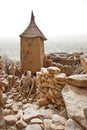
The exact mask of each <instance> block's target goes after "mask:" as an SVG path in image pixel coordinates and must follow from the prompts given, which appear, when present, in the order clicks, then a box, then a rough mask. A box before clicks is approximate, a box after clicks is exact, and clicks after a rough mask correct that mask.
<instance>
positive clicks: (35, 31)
mask: <svg viewBox="0 0 87 130" xmlns="http://www.w3.org/2000/svg"><path fill="white" fill-rule="evenodd" d="M45 40H47V39H46V37H45V36H44V35H43V33H42V32H41V31H40V29H39V28H38V27H37V25H36V23H35V17H34V14H33V11H32V12H31V20H30V24H29V26H28V27H27V28H26V29H25V31H24V32H23V33H22V34H21V35H20V61H21V67H22V70H23V71H27V70H30V71H31V72H32V73H36V72H37V71H39V70H40V69H41V67H43V66H44V56H45V54H44V41H45Z"/></svg>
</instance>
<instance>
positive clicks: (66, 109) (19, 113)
mask: <svg viewBox="0 0 87 130" xmlns="http://www.w3.org/2000/svg"><path fill="white" fill-rule="evenodd" d="M55 55H57V56H56V58H55ZM53 56H54V57H53ZM61 58H62V60H60V59H61ZM54 59H55V60H54ZM63 59H64V61H63ZM65 59H66V62H65ZM69 59H70V61H69ZM71 60H72V63H73V64H71V63H70V62H71ZM2 63H3V65H2ZM66 68H67V69H66ZM71 68H73V71H71V70H72V69H71ZM0 69H1V70H0V130H87V56H86V55H83V54H82V53H81V54H78V53H77V54H72V55H69V54H61V55H60V54H51V55H49V56H46V67H44V68H41V70H40V72H37V73H36V76H32V75H31V72H30V71H27V72H26V73H23V72H22V71H21V69H20V64H19V63H13V62H12V61H3V62H1V64H0Z"/></svg>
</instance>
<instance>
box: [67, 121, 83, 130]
mask: <svg viewBox="0 0 87 130" xmlns="http://www.w3.org/2000/svg"><path fill="white" fill-rule="evenodd" d="M65 130H84V129H83V128H82V126H80V125H79V124H78V123H77V122H76V121H74V120H73V119H68V120H67V122H66V124H65Z"/></svg>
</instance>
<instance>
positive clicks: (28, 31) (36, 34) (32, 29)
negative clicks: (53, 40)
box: [20, 11, 47, 40]
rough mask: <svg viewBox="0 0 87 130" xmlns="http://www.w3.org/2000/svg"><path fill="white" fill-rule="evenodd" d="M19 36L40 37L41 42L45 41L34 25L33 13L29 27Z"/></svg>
mask: <svg viewBox="0 0 87 130" xmlns="http://www.w3.org/2000/svg"><path fill="white" fill-rule="evenodd" d="M20 36H21V37H27V38H34V37H41V38H42V39H43V40H47V39H46V37H45V36H44V35H43V33H42V32H41V31H40V29H39V28H38V27H37V25H36V23H35V20H34V15H33V11H32V13H31V21H30V24H29V26H28V27H27V28H26V29H25V31H24V32H23V33H22V34H21V35H20Z"/></svg>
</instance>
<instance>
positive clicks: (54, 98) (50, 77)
mask: <svg viewBox="0 0 87 130" xmlns="http://www.w3.org/2000/svg"><path fill="white" fill-rule="evenodd" d="M36 77H37V95H38V103H39V105H40V106H43V105H47V104H49V103H51V104H55V105H57V106H59V107H64V102H63V98H62V94H61V90H62V89H63V87H64V85H65V83H66V78H67V76H66V74H65V73H61V70H60V69H59V68H58V67H48V68H41V71H40V72H37V74H36Z"/></svg>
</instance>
